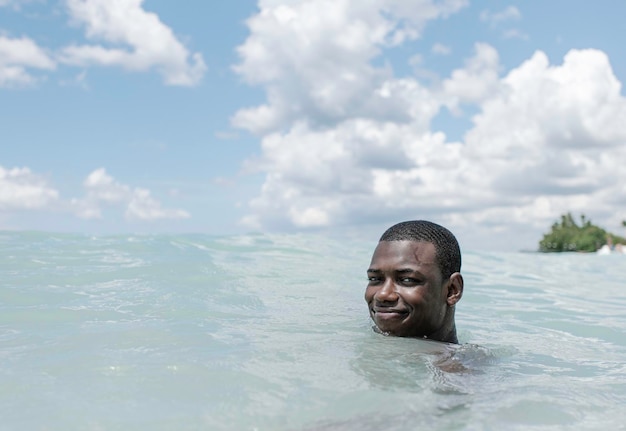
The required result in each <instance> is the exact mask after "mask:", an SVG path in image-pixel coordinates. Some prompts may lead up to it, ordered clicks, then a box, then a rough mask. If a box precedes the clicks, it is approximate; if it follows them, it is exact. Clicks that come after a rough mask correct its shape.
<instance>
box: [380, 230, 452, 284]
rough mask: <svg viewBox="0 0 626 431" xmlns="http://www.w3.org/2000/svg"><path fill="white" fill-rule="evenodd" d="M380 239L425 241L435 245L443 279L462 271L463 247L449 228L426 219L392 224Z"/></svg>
mask: <svg viewBox="0 0 626 431" xmlns="http://www.w3.org/2000/svg"><path fill="white" fill-rule="evenodd" d="M380 241H417V242H419V241H424V242H430V243H432V244H433V245H434V246H435V258H436V259H437V263H438V264H439V270H440V271H441V275H442V276H443V279H444V280H445V279H448V278H449V277H450V276H451V275H452V274H453V273H455V272H460V271H461V249H460V247H459V243H458V241H457V240H456V238H455V237H454V235H453V234H452V232H450V231H449V230H448V229H446V228H445V227H443V226H440V225H438V224H436V223H433V222H430V221H426V220H412V221H404V222H401V223H398V224H395V225H393V226H391V227H390V228H389V229H387V230H386V231H385V233H383V235H382V236H381V237H380Z"/></svg>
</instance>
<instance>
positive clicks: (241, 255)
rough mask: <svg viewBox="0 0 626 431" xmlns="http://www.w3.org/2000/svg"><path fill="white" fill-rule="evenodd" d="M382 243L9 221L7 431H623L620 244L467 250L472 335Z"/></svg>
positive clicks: (2, 364) (2, 405) (624, 286)
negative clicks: (388, 283) (381, 272)
mask: <svg viewBox="0 0 626 431" xmlns="http://www.w3.org/2000/svg"><path fill="white" fill-rule="evenodd" d="M375 245H376V239H375V238H359V239H355V238H350V239H348V238H338V237H331V236H321V235H314V234H281V235H278V234H276V235H268V234H249V235H238V236H211V235H191V234H190V235H116V236H91V235H74V234H58V233H44V232H13V231H3V232H0V430H16V431H21V430H63V431H68V430H81V431H82V430H150V431H155V430H249V431H254V430H256V431H260V430H269V431H274V430H277V431H281V430H359V431H361V430H365V431H367V430H420V429H428V430H618V429H626V408H625V406H626V283H625V280H626V255H606V256H601V255H597V254H582V253H562V254H540V253H530V252H510V253H505V252H485V251H473V250H463V268H462V273H463V275H464V278H465V291H464V295H463V298H462V299H461V301H460V302H459V303H458V304H457V310H456V323H457V329H458V335H459V341H460V343H461V344H460V345H458V346H453V345H448V344H443V343H437V342H432V341H427V340H419V339H412V338H397V337H389V336H384V335H381V334H379V333H377V332H375V331H373V330H372V322H371V321H370V319H369V316H368V311H367V306H366V304H365V301H364V299H363V294H364V291H365V286H366V282H367V278H366V269H367V267H368V265H369V262H370V258H371V253H372V251H373V249H374V247H375Z"/></svg>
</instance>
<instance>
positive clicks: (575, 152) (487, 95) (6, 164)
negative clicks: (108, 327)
mask: <svg viewBox="0 0 626 431" xmlns="http://www.w3.org/2000/svg"><path fill="white" fill-rule="evenodd" d="M624 16H626V2H618V1H606V0H604V1H602V0H601V1H597V2H588V1H582V0H567V1H566V0H552V1H550V2H538V1H533V2H528V1H526V2H522V1H481V2H478V1H471V0H441V1H435V0H258V1H253V0H237V1H233V0H215V1H200V0H185V1H177V2H173V1H171V0H143V1H142V0H57V1H53V0H0V230H42V231H51V232H77V233H87V234H117V233H207V234H212V235H230V234H245V233H248V232H272V233H281V232H287V233H293V232H307V233H319V234H320V235H322V234H323V235H335V236H336V235H342V234H350V235H360V236H363V237H364V238H365V239H367V238H372V240H373V241H376V240H377V238H378V236H379V235H380V234H381V233H382V231H384V229H386V228H387V227H389V226H391V225H392V224H394V223H396V222H400V221H404V220H410V219H427V220H431V221H434V222H437V223H440V224H442V225H444V226H446V227H448V228H449V229H450V230H452V232H454V233H455V234H456V235H457V237H458V238H459V241H460V243H461V247H462V248H463V249H475V250H503V251H517V250H534V249H536V248H537V245H538V242H539V240H540V239H541V238H542V235H543V234H544V233H546V232H548V231H549V229H550V226H551V225H552V223H553V222H555V221H556V220H558V219H559V218H560V215H561V214H564V213H567V212H571V213H573V214H574V215H575V216H576V217H578V216H579V215H580V214H585V215H586V216H587V218H589V219H591V220H592V222H593V223H594V224H598V225H600V226H602V227H604V228H605V229H607V230H609V231H611V232H613V233H616V234H618V235H622V236H624V235H626V229H625V228H623V227H622V226H621V221H622V220H625V219H626V127H625V125H626V98H625V96H624V90H623V88H622V86H623V83H624V82H626V56H624V53H623V46H622V42H623V40H625V39H626V29H625V27H626V26H624V24H623V17H624Z"/></svg>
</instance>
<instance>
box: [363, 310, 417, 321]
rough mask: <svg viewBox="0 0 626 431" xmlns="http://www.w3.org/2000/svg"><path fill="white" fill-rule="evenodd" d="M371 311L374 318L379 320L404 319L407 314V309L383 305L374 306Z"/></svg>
mask: <svg viewBox="0 0 626 431" xmlns="http://www.w3.org/2000/svg"><path fill="white" fill-rule="evenodd" d="M372 311H373V312H374V316H375V317H376V319H380V320H395V319H404V318H405V317H406V316H407V315H408V314H409V312H408V311H407V310H402V309H396V308H385V307H374V308H373V309H372Z"/></svg>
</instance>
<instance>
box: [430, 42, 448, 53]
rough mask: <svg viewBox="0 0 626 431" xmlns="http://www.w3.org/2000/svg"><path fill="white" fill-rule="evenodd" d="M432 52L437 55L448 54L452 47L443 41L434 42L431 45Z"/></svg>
mask: <svg viewBox="0 0 626 431" xmlns="http://www.w3.org/2000/svg"><path fill="white" fill-rule="evenodd" d="M432 52H433V53H435V54H439V55H449V54H450V53H451V52H452V49H450V47H449V46H447V45H444V44H443V43H436V44H434V45H433V47H432Z"/></svg>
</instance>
